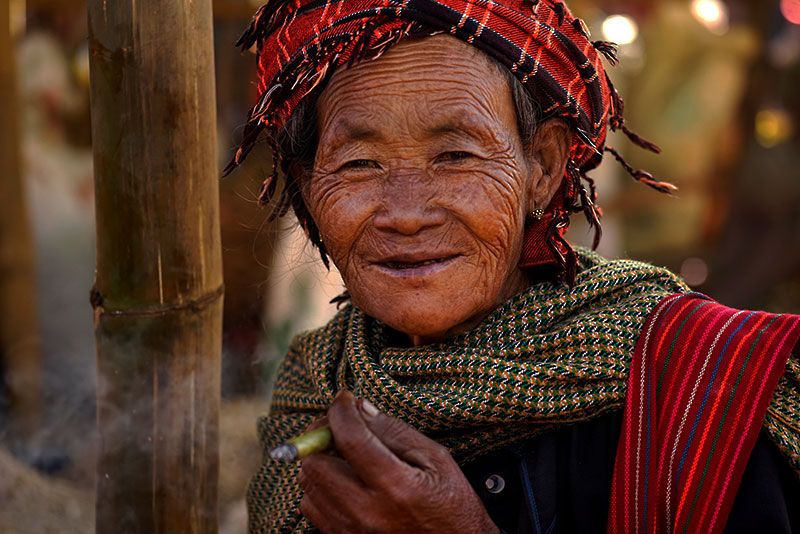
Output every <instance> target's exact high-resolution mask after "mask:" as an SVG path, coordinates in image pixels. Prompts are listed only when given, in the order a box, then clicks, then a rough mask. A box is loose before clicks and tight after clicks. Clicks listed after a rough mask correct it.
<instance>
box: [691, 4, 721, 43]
mask: <svg viewBox="0 0 800 534" xmlns="http://www.w3.org/2000/svg"><path fill="white" fill-rule="evenodd" d="M692 15H694V18H696V19H697V21H698V22H700V24H702V25H703V26H705V27H706V28H708V30H709V31H710V32H712V33H715V34H717V35H722V34H724V33H726V32H727V31H728V29H729V28H730V22H729V17H728V6H727V5H725V3H723V2H722V1H721V0H692Z"/></svg>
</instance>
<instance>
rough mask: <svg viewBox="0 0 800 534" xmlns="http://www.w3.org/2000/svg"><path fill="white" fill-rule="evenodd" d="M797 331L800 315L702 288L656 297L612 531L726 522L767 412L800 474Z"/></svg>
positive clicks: (628, 416)
mask: <svg viewBox="0 0 800 534" xmlns="http://www.w3.org/2000/svg"><path fill="white" fill-rule="evenodd" d="M798 338H800V316H796V315H773V314H769V313H763V312H747V311H739V310H733V309H730V308H727V307H725V306H722V305H720V304H717V303H715V302H712V301H710V300H709V299H707V298H706V297H704V296H702V295H695V294H690V295H682V296H673V297H670V298H668V299H667V300H665V301H664V302H663V303H662V304H660V305H659V306H658V308H657V309H656V310H655V311H654V312H653V314H652V316H651V318H650V319H649V320H648V322H647V325H646V326H645V328H644V330H643V332H642V336H641V337H640V340H639V343H638V344H637V346H636V350H635V353H634V357H633V362H632V364H631V373H630V379H629V385H628V398H627V400H626V408H625V419H624V424H623V428H622V433H621V437H620V445H619V448H618V450H617V460H616V466H615V472H614V482H613V486H612V505H611V513H610V518H609V531H610V532H650V533H657V532H684V533H685V532H704V533H705V532H708V533H714V532H722V531H723V529H724V528H725V525H726V523H727V517H728V514H729V512H730V510H731V507H732V505H733V501H734V498H735V496H736V493H737V489H738V487H739V483H740V482H741V478H742V475H743V473H744V470H745V466H746V464H747V461H748V458H749V457H750V452H751V451H752V450H753V447H754V445H755V442H756V439H757V437H758V434H759V431H760V430H761V427H762V422H763V423H764V426H765V427H766V429H767V431H768V433H769V434H770V436H771V438H772V440H773V441H774V442H775V443H776V444H777V445H778V447H779V448H780V449H781V450H782V451H783V452H784V453H785V455H786V456H787V458H788V459H789V460H790V462H791V463H792V465H793V467H794V469H795V470H796V471H798V473H800V380H799V379H800V372H799V371H800V364H799V363H798V360H797V359H796V358H792V359H791V360H789V358H790V354H791V352H792V351H793V349H794V348H795V345H796V344H797V341H798ZM787 361H788V372H784V371H785V370H787ZM779 380H780V385H779V386H778V389H777V392H776V391H775V388H776V385H777V384H778V382H779ZM771 400H772V402H771V403H770V401H771ZM765 416H766V419H765Z"/></svg>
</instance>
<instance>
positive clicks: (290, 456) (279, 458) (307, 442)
mask: <svg viewBox="0 0 800 534" xmlns="http://www.w3.org/2000/svg"><path fill="white" fill-rule="evenodd" d="M332 443H333V434H331V429H330V428H328V427H327V426H323V427H321V428H317V429H316V430H312V431H310V432H306V433H304V434H300V435H299V436H297V437H296V438H293V439H291V440H289V441H287V442H286V443H282V444H281V445H278V446H277V447H275V448H274V449H272V450H271V451H270V452H269V456H270V458H272V459H273V460H275V461H276V462H284V463H287V464H290V463H293V462H297V461H300V460H302V459H303V458H305V457H306V456H309V455H311V454H314V453H316V452H322V451H324V450H326V449H328V448H329V447H330V446H331V444H332Z"/></svg>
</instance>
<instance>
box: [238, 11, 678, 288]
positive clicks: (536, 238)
mask: <svg viewBox="0 0 800 534" xmlns="http://www.w3.org/2000/svg"><path fill="white" fill-rule="evenodd" d="M435 33H449V34H451V35H453V36H455V37H457V38H460V39H462V40H464V41H465V42H467V43H469V44H471V45H473V46H476V47H477V48H479V49H480V50H482V51H483V52H484V53H486V54H488V55H489V56H491V57H492V58H494V59H495V60H497V61H498V62H499V63H500V64H502V65H503V66H505V67H506V68H508V69H509V70H510V71H511V72H512V73H513V74H514V75H515V76H516V77H517V78H518V79H519V80H520V81H521V82H522V84H523V85H524V86H525V87H526V88H527V89H528V90H529V91H530V92H531V94H533V95H534V97H535V99H536V101H537V102H538V104H539V105H540V107H541V109H542V110H543V112H544V113H543V115H544V118H554V117H558V118H561V119H563V120H565V121H566V122H567V123H568V124H569V125H570V126H571V128H572V131H573V140H572V147H571V151H570V160H569V164H568V168H567V174H566V176H565V180H564V185H563V187H562V188H561V191H560V194H558V195H556V198H555V199H554V201H553V203H552V204H551V205H550V206H549V207H548V209H547V210H546V215H545V218H544V219H542V220H541V221H533V222H532V224H531V226H530V228H529V229H528V231H527V234H526V243H525V248H524V252H523V258H522V262H521V266H522V267H536V266H539V265H542V264H548V263H553V260H554V259H555V260H556V263H559V264H560V265H561V266H562V267H563V272H564V274H565V276H566V280H567V281H571V280H573V279H574V271H575V264H576V260H575V255H574V252H573V251H572V249H571V247H570V246H569V244H568V243H567V242H566V241H565V240H564V238H563V235H564V232H565V231H566V228H567V227H568V225H569V216H570V215H571V214H572V213H576V212H584V213H585V214H586V216H587V219H588V220H589V223H590V224H591V225H593V226H594V227H595V228H596V230H597V231H596V237H595V244H597V242H598V240H599V237H600V232H599V229H600V226H599V222H598V211H597V209H596V208H595V200H596V197H595V191H594V184H593V182H592V180H591V179H589V178H588V177H587V175H586V173H587V172H588V171H590V170H592V169H594V168H596V167H597V166H598V165H599V163H600V161H601V160H602V157H603V153H604V152H609V153H611V154H613V155H614V157H616V158H617V159H618V160H619V161H620V163H622V164H623V166H624V167H625V168H626V170H627V171H628V172H629V173H630V174H631V175H632V176H633V177H634V178H636V179H637V180H639V181H641V182H644V183H646V184H648V185H650V186H651V187H654V188H656V189H658V190H660V191H665V192H669V191H671V190H673V189H674V187H673V186H671V185H670V184H667V183H664V182H658V181H655V180H653V177H652V176H651V175H650V174H648V173H646V172H643V171H639V170H636V169H633V168H632V167H631V166H630V165H628V164H627V163H625V161H624V160H623V159H622V157H621V156H620V155H619V153H618V152H616V151H615V150H613V149H611V148H607V147H606V146H605V143H606V136H607V131H608V126H610V127H611V129H612V130H614V131H616V130H621V131H623V132H625V133H626V134H627V135H628V136H629V137H630V138H631V140H633V141H634V142H635V143H637V144H639V145H640V146H642V147H645V148H648V149H650V150H653V151H656V152H657V151H658V148H657V147H656V146H655V145H652V144H651V143H649V142H647V141H645V140H643V139H641V138H640V137H638V136H637V135H635V134H633V133H632V132H630V130H628V129H627V127H626V126H625V120H624V118H623V116H622V115H623V104H622V100H621V99H620V98H619V95H618V94H617V92H616V90H615V89H614V86H613V85H612V83H611V81H610V79H609V78H608V76H607V74H606V72H605V69H604V67H603V61H602V59H601V56H605V57H606V58H607V59H608V60H609V61H610V62H612V63H616V55H615V51H616V47H615V45H613V44H612V43H608V42H605V41H594V42H592V41H591V40H590V36H589V30H588V29H587V27H586V24H585V23H584V22H583V21H582V20H580V19H577V18H575V17H574V16H573V15H572V13H571V12H570V11H569V9H568V8H567V7H566V5H565V4H564V3H563V2H561V1H556V0H496V1H491V0H271V1H270V2H268V3H267V4H265V5H264V6H263V7H261V8H260V9H259V10H258V12H257V13H256V14H255V16H254V17H253V21H252V23H251V25H250V27H249V28H248V29H247V30H246V31H245V33H244V34H243V35H242V37H241V38H240V39H239V42H238V43H237V46H241V47H242V48H243V49H250V48H251V47H253V46H254V45H256V46H257V51H258V72H259V83H258V90H259V94H260V98H259V100H258V103H257V104H256V105H255V106H254V107H253V109H252V110H251V112H250V116H249V119H248V123H247V126H246V127H245V130H244V134H243V140H242V143H241V145H240V147H239V148H238V150H237V151H236V154H235V156H234V158H233V160H232V161H231V162H230V163H229V164H228V166H227V167H226V169H225V174H228V173H229V172H231V171H232V170H233V169H234V168H235V167H236V166H238V165H239V164H240V163H241V161H242V160H243V159H244V158H245V157H246V156H247V154H248V153H249V152H250V150H251V149H252V148H253V146H254V145H255V143H256V141H257V139H258V138H259V135H260V134H261V133H262V132H264V131H267V132H268V133H269V134H271V135H269V136H268V137H270V138H271V139H273V140H274V139H275V133H276V132H278V131H279V130H280V128H281V127H282V126H284V125H285V124H286V123H287V121H288V120H289V118H290V117H291V116H292V113H293V112H294V110H295V109H296V108H297V106H298V104H299V103H300V102H301V101H302V100H303V99H305V98H306V97H308V96H309V95H312V94H314V93H315V92H317V91H319V90H320V89H321V88H323V87H324V86H325V85H326V81H327V80H328V79H329V78H330V76H331V75H332V74H333V72H334V71H335V70H336V69H337V68H340V67H347V66H349V65H351V64H353V63H354V62H356V61H361V60H365V59H374V58H377V57H379V56H380V55H381V54H382V53H383V52H385V51H386V50H387V49H388V48H389V47H391V46H392V45H393V44H395V43H397V42H398V41H399V40H401V39H402V38H404V37H407V36H418V35H432V34H435ZM273 144H274V143H273ZM272 148H273V151H274V152H275V158H276V168H275V170H274V172H273V175H272V176H271V177H270V178H268V179H267V180H266V181H265V185H264V189H263V190H262V195H261V200H262V202H265V203H266V202H268V201H269V200H271V198H272V197H273V195H274V194H275V191H276V189H277V188H276V178H277V169H278V167H279V166H280V156H281V155H280V153H279V150H278V147H277V146H273V147H272ZM284 170H285V169H284ZM583 182H586V183H587V184H588V186H589V188H588V190H587V189H586V187H585V186H584V184H583ZM287 189H290V188H286V187H284V188H283V191H284V193H283V194H282V198H281V201H280V202H279V203H278V204H279V206H278V208H277V210H276V213H278V214H281V213H284V212H285V211H286V210H287V209H288V206H289V204H290V203H292V202H294V203H296V202H297V200H294V201H293V200H292V199H290V198H289V197H290V196H292V195H290V194H287V193H286V191H287ZM293 207H294V208H295V211H296V212H297V211H300V212H302V213H303V216H302V217H301V213H298V218H300V219H301V224H303V225H304V226H305V227H306V230H307V231H309V234H310V235H311V237H312V241H315V244H316V245H317V246H318V247H320V250H321V252H322V253H323V259H325V257H326V255H325V252H324V246H323V245H322V243H321V242H317V241H318V240H317V239H314V237H315V236H316V235H317V231H316V228H313V229H311V228H309V224H313V222H311V221H308V220H303V219H307V214H306V213H305V212H304V208H303V207H300V206H297V205H294V206H293ZM298 208H300V209H299V210H298Z"/></svg>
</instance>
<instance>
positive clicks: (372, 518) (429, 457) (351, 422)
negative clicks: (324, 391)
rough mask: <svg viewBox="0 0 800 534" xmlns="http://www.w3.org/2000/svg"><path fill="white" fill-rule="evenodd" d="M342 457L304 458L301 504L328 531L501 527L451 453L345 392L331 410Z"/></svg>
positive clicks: (485, 529)
mask: <svg viewBox="0 0 800 534" xmlns="http://www.w3.org/2000/svg"><path fill="white" fill-rule="evenodd" d="M327 419H328V424H329V425H330V427H331V430H332V432H333V436H334V441H335V443H336V450H337V452H338V453H339V455H340V456H335V455H331V454H315V455H312V456H310V457H308V458H306V459H305V460H303V465H302V470H301V472H300V484H301V485H302V487H303V489H304V490H305V496H304V497H303V501H302V503H301V505H300V508H301V510H302V512H303V515H305V516H306V517H307V518H308V520H309V521H311V523H313V524H314V526H316V527H317V528H318V529H320V531H322V532H336V533H339V532H458V533H459V534H467V533H472V532H482V533H483V532H497V531H498V529H497V527H496V526H495V525H494V524H493V523H492V520H491V519H490V518H489V515H488V514H487V512H486V509H485V508H484V507H483V504H482V503H481V501H480V499H479V498H478V496H477V495H476V494H475V492H474V491H473V489H472V487H471V486H470V484H469V482H467V479H466V478H465V477H464V474H463V473H462V472H461V469H459V467H458V465H457V464H456V462H455V461H454V460H453V458H452V457H451V456H450V453H449V452H448V451H447V449H445V448H444V447H442V446H441V445H439V444H438V443H436V442H435V441H433V440H431V439H428V438H427V437H425V436H424V435H422V434H421V433H419V432H417V431H416V430H415V429H413V428H412V427H410V426H409V425H407V424H406V423H404V422H402V421H400V420H399V419H394V418H392V417H389V416H387V415H384V414H382V413H380V412H379V411H378V410H377V408H375V406H373V405H372V404H370V403H369V402H368V401H363V400H356V399H355V398H354V397H353V395H352V394H351V393H349V392H341V393H340V394H339V395H338V396H337V397H336V400H335V401H334V403H333V405H332V406H331V407H330V409H329V410H328V417H327Z"/></svg>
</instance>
